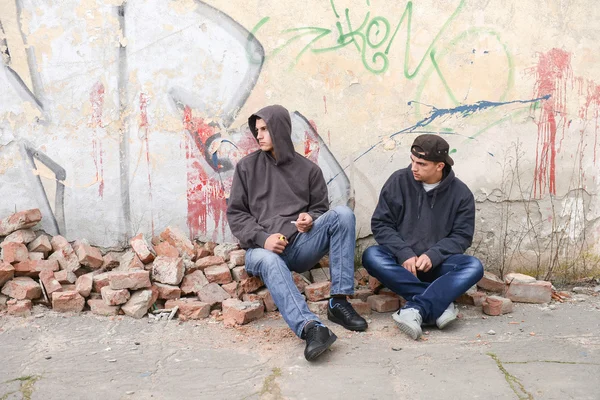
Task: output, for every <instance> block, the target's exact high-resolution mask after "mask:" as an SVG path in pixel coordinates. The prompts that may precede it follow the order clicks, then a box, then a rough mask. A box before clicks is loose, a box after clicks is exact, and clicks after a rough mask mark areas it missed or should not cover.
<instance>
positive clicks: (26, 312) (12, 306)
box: [6, 299, 33, 317]
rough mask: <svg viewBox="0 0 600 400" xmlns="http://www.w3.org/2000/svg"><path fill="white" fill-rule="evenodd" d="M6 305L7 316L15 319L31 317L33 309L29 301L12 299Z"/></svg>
mask: <svg viewBox="0 0 600 400" xmlns="http://www.w3.org/2000/svg"><path fill="white" fill-rule="evenodd" d="M6 305H7V311H8V314H9V315H13V316H15V317H29V316H30V315H31V310H32V309H33V304H32V303H31V300H15V299H12V300H9V301H8V302H7V303H6Z"/></svg>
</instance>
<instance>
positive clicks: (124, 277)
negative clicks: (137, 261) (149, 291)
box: [108, 269, 152, 290]
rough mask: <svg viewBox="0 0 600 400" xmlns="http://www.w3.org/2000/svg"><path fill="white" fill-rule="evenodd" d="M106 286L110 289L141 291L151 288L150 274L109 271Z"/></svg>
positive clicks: (141, 271)
mask: <svg viewBox="0 0 600 400" xmlns="http://www.w3.org/2000/svg"><path fill="white" fill-rule="evenodd" d="M108 285H109V286H110V288H111V289H132V290H135V289H142V288H149V287H150V286H152V284H151V283H150V272H148V271H144V270H139V269H134V270H130V271H126V272H124V271H111V272H109V273H108Z"/></svg>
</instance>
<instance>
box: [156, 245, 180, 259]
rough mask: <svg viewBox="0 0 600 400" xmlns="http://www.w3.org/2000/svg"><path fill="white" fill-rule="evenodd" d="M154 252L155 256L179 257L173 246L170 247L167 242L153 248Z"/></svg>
mask: <svg viewBox="0 0 600 400" xmlns="http://www.w3.org/2000/svg"><path fill="white" fill-rule="evenodd" d="M154 251H155V252H156V255H157V256H163V257H173V258H177V257H179V250H177V249H176V248H175V246H171V245H170V244H169V242H160V243H159V244H157V245H155V246H154Z"/></svg>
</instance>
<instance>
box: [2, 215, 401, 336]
mask: <svg viewBox="0 0 600 400" xmlns="http://www.w3.org/2000/svg"><path fill="white" fill-rule="evenodd" d="M41 219H42V216H41V213H40V211H39V210H38V209H32V210H26V211H21V212H18V213H15V214H13V215H11V216H9V217H7V218H5V219H3V220H1V221H0V238H3V239H2V241H1V242H0V248H1V249H2V256H1V258H0V288H1V290H0V293H1V294H0V312H1V311H2V310H6V312H7V313H8V314H10V315H15V316H28V315H31V311H32V307H33V305H34V304H42V305H45V306H48V307H50V308H52V309H53V310H54V311H58V312H71V313H79V312H82V311H87V310H89V311H91V312H92V313H94V314H99V315H104V316H113V315H120V314H124V315H127V316H130V317H133V318H142V317H144V316H145V315H148V317H149V318H151V319H162V317H163V316H164V317H166V318H167V319H170V318H173V317H174V316H175V315H177V317H178V319H179V320H190V319H203V318H207V317H209V316H210V315H213V316H214V317H216V318H218V319H222V320H223V321H224V323H225V324H227V325H241V324H246V323H248V322H250V321H253V320H255V319H258V318H260V317H262V316H263V314H264V313H265V312H271V311H275V310H276V309H277V308H276V306H275V303H274V302H273V298H272V297H271V294H270V293H269V291H268V290H267V289H266V288H265V287H264V284H263V282H262V281H261V280H260V279H259V278H257V277H251V276H249V275H248V274H247V273H246V270H245V267H244V264H245V250H242V249H239V247H238V245H237V244H232V243H224V244H217V243H212V242H208V243H202V242H198V241H194V242H192V241H191V240H190V239H189V238H188V236H187V235H186V234H184V233H183V232H182V231H181V230H179V229H177V228H173V227H167V228H166V229H165V230H164V231H163V232H162V233H160V235H159V236H155V237H153V238H152V239H151V241H150V242H148V241H147V240H146V238H144V236H143V235H142V234H139V235H137V236H135V237H133V238H132V239H131V240H130V242H129V244H130V247H128V248H127V249H125V250H124V251H120V252H116V251H104V250H102V249H100V248H98V247H95V246H92V245H90V243H89V242H88V241H87V240H75V241H73V242H69V241H67V239H65V238H64V237H63V236H60V235H56V236H51V235H48V234H46V233H45V232H44V231H41V230H35V227H36V225H37V224H38V223H39V222H40V221H41ZM292 275H293V279H294V282H295V284H296V286H297V287H298V289H299V290H300V292H301V293H303V294H304V296H305V298H306V299H307V302H308V304H309V307H310V308H311V309H312V310H314V311H315V312H317V313H324V312H325V311H326V307H327V298H328V297H329V292H330V287H331V283H330V276H329V268H328V259H327V258H324V259H323V260H321V261H320V263H319V264H317V265H316V266H315V268H314V269H312V270H311V271H308V272H306V273H303V274H298V273H295V272H293V273H292ZM369 279H371V282H373V281H372V278H370V277H369V276H368V274H367V273H366V271H365V270H364V269H363V268H361V269H359V270H357V271H356V282H355V283H356V285H357V287H358V289H357V291H356V294H355V296H354V298H353V299H352V300H351V301H352V303H353V305H354V306H355V308H356V309H357V310H358V311H359V312H360V313H361V314H368V313H370V312H371V310H372V309H373V310H375V311H379V312H388V311H394V310H396V309H398V307H399V306H400V298H399V297H398V296H396V295H395V294H394V293H392V292H390V291H387V292H386V290H387V289H382V290H381V291H380V292H379V294H375V293H374V290H373V289H372V288H371V289H369V288H368V287H365V286H366V285H368V282H369ZM377 289H379V288H377Z"/></svg>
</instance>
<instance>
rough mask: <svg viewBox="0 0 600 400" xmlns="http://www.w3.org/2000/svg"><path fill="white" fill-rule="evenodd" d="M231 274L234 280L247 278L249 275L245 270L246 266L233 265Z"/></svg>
mask: <svg viewBox="0 0 600 400" xmlns="http://www.w3.org/2000/svg"><path fill="white" fill-rule="evenodd" d="M231 275H232V276H233V279H234V280H235V281H238V282H239V281H241V280H242V279H246V278H249V277H250V276H249V275H248V273H247V272H246V267H235V268H234V269H232V270H231Z"/></svg>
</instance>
